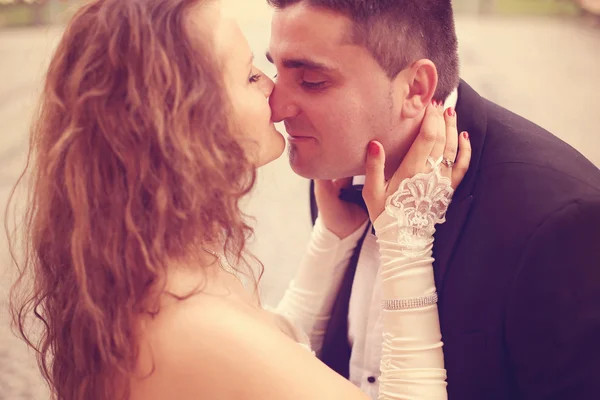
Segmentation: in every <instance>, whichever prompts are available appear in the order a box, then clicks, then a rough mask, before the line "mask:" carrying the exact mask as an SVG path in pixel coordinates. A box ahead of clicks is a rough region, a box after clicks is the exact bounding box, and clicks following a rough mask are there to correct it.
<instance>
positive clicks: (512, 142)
mask: <svg viewBox="0 0 600 400" xmlns="http://www.w3.org/2000/svg"><path fill="white" fill-rule="evenodd" d="M485 103H486V106H485V107H486V114H487V124H486V137H485V143H484V145H483V149H482V151H481V158H480V162H479V169H480V174H479V175H480V176H483V177H486V176H488V175H494V176H497V175H498V174H502V173H504V174H506V175H507V176H508V177H510V179H511V180H513V181H514V182H515V183H520V185H519V186H521V185H523V184H530V185H533V187H534V188H535V187H537V188H540V189H543V187H544V186H548V185H549V186H553V187H555V188H557V189H561V188H562V189H567V188H570V190H575V191H581V192H588V191H589V192H590V193H594V194H599V193H600V169H598V167H596V166H595V165H594V164H593V163H592V162H591V161H590V160H588V159H587V158H586V157H585V156H583V155H582V154H581V153H580V152H579V151H577V150H576V149H574V148H573V147H572V146H570V145H569V144H567V143H566V142H564V141H563V140H561V139H560V138H559V137H557V136H556V135H554V134H553V133H550V132H549V131H547V130H546V129H544V128H542V127H540V126H539V125H537V124H535V123H533V122H531V121H529V120H528V119H526V118H523V117H521V116H520V115H517V114H516V113H514V112H511V111H509V110H507V109H505V108H503V107H501V106H499V105H497V104H495V103H493V102H490V101H487V100H485ZM508 182H510V180H509V181H508Z"/></svg>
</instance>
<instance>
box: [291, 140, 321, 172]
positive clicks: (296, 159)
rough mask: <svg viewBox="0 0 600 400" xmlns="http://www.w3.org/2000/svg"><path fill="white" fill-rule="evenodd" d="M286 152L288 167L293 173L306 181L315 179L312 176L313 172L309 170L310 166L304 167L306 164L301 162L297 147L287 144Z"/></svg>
mask: <svg viewBox="0 0 600 400" xmlns="http://www.w3.org/2000/svg"><path fill="white" fill-rule="evenodd" d="M287 152H288V159H289V162H290V167H291V168H292V171H294V173H296V174H297V175H300V176H301V177H303V178H307V179H313V178H315V177H314V176H312V172H313V171H312V169H311V168H310V166H309V165H306V164H307V163H306V162H305V161H303V160H302V157H301V156H300V154H299V150H298V147H297V146H296V145H295V144H292V143H289V144H288V149H287Z"/></svg>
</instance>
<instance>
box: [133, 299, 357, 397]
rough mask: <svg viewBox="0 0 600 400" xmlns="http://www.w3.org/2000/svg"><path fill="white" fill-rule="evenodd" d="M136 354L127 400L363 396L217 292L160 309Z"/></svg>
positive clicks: (283, 335)
mask: <svg viewBox="0 0 600 400" xmlns="http://www.w3.org/2000/svg"><path fill="white" fill-rule="evenodd" d="M140 352H141V354H140V370H139V373H138V377H136V378H134V379H132V381H131V383H132V396H131V400H138V399H144V400H154V399H165V398H176V399H178V400H188V399H189V400H192V399H194V400H196V399H198V398H200V397H201V398H207V399H209V398H211V399H212V398H219V399H236V400H238V399H258V398H260V399H265V400H267V399H278V400H288V399H289V400H291V399H298V398H311V399H314V400H321V399H328V400H329V399H332V398H340V399H341V398H343V399H346V400H354V399H364V398H365V397H364V395H363V394H362V393H361V392H360V391H359V390H358V389H356V387H355V386H354V385H352V384H349V383H348V382H347V381H346V380H345V379H344V378H342V377H340V376H339V375H337V374H336V373H335V372H333V371H331V370H330V369H329V368H327V367H326V366H325V365H324V364H322V363H321V362H320V361H319V360H317V358H315V357H314V356H313V355H312V353H310V352H308V351H306V349H304V348H303V347H301V346H299V345H298V344H297V343H295V342H294V341H292V340H291V339H290V338H289V337H287V336H286V335H285V334H284V333H282V332H281V331H280V330H278V329H277V328H274V327H273V326H271V325H270V324H269V323H266V322H265V321H263V320H261V319H260V318H256V316H255V315H253V314H252V313H250V312H245V310H244V309H243V307H236V306H235V305H231V304H230V303H229V302H228V301H226V300H223V299H220V298H218V297H214V296H198V297H197V298H193V299H189V300H186V301H184V302H182V303H181V304H179V305H177V306H174V307H172V308H170V309H165V310H164V312H162V313H161V314H160V315H158V316H157V317H156V318H155V319H154V320H152V321H150V322H148V323H147V324H146V329H145V331H144V333H143V334H142V337H141V348H140ZM144 376H145V377H146V378H143V377H144ZM307 382H312V383H313V385H307ZM333 394H335V396H334V395H333ZM338 395H339V396H338Z"/></svg>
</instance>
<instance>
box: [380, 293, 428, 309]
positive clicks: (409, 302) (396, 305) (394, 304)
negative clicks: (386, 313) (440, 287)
mask: <svg viewBox="0 0 600 400" xmlns="http://www.w3.org/2000/svg"><path fill="white" fill-rule="evenodd" d="M437 301H438V294H437V292H433V293H431V294H429V295H427V296H422V297H412V298H407V299H395V300H383V301H382V302H381V306H382V307H383V309H384V310H409V309H413V308H423V307H427V306H430V305H433V304H436V303H437Z"/></svg>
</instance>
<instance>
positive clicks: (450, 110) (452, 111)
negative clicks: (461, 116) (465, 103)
mask: <svg viewBox="0 0 600 400" xmlns="http://www.w3.org/2000/svg"><path fill="white" fill-rule="evenodd" d="M454 114H455V113H454V108H452V107H449V108H448V116H450V117H454Z"/></svg>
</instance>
